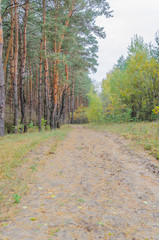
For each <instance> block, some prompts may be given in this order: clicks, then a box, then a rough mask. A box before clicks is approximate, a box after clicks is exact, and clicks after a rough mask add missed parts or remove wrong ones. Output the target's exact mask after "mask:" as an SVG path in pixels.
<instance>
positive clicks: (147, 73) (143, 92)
mask: <svg viewBox="0 0 159 240" xmlns="http://www.w3.org/2000/svg"><path fill="white" fill-rule="evenodd" d="M155 42H156V43H155V44H154V45H152V44H151V43H149V44H147V43H145V42H144V39H143V38H142V37H139V36H137V35H135V36H134V37H133V38H132V39H131V43H130V45H129V46H128V53H127V56H126V57H123V56H121V57H120V58H119V60H118V62H117V64H116V65H114V67H113V68H112V70H111V71H110V72H109V73H108V74H107V76H106V78H105V79H103V81H102V85H101V93H100V94H99V93H98V92H97V91H96V90H95V89H93V88H92V89H91V91H90V92H89V94H88V98H89V106H88V108H85V116H87V119H88V121H89V122H90V123H93V124H91V127H93V128H95V129H99V130H109V131H112V132H115V133H119V134H121V135H123V136H125V137H126V138H130V139H133V140H134V143H135V144H136V145H138V146H142V147H143V148H144V149H145V150H148V151H149V152H150V154H153V155H154V156H155V157H156V158H157V159H159V32H157V33H156V36H155Z"/></svg>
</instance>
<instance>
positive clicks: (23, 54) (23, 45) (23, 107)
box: [20, 0, 29, 132]
mask: <svg viewBox="0 0 159 240" xmlns="http://www.w3.org/2000/svg"><path fill="white" fill-rule="evenodd" d="M28 9H29V0H26V3H25V15H24V33H23V34H24V35H23V41H22V37H21V77H20V95H21V97H20V100H21V123H22V124H24V132H26V131H27V125H26V116H25V110H26V100H25V95H24V75H25V65H26V29H27V18H28ZM21 36H22V32H21Z"/></svg>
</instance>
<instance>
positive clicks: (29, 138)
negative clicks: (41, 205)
mask: <svg viewBox="0 0 159 240" xmlns="http://www.w3.org/2000/svg"><path fill="white" fill-rule="evenodd" d="M70 129H71V128H69V127H68V126H67V125H65V126H62V127H61V129H57V130H54V131H50V130H48V131H42V132H40V133H39V132H38V129H37V128H31V129H30V132H28V133H26V134H16V135H15V134H9V135H6V136H5V137H3V138H0V203H1V204H5V205H6V206H8V205H10V204H12V203H13V202H14V198H16V199H17V198H18V196H21V195H23V194H24V193H25V192H26V191H27V188H28V187H27V181H29V179H30V177H31V175H32V173H33V172H34V171H36V170H37V167H38V166H39V165H40V164H41V155H40V153H39V157H38V158H34V157H33V158H29V157H28V154H29V153H31V151H32V150H34V149H36V148H37V147H40V148H41V147H44V148H46V151H45V154H46V155H47V154H48V155H49V154H52V153H53V151H54V150H55V148H56V146H57V143H58V142H59V141H61V140H63V139H64V137H65V136H66V135H67V133H68V132H69V131H70ZM43 143H44V144H45V146H44V145H43ZM41 151H42V150H41ZM50 151H51V152H50ZM46 155H45V157H46ZM1 209H2V208H1Z"/></svg>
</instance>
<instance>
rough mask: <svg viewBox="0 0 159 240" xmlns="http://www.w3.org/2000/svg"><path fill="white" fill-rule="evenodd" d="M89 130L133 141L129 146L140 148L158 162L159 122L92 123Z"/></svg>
mask: <svg viewBox="0 0 159 240" xmlns="http://www.w3.org/2000/svg"><path fill="white" fill-rule="evenodd" d="M89 126H90V128H93V129H96V130H100V131H105V130H106V131H110V132H113V133H117V134H120V135H122V136H124V137H125V138H126V139H130V140H133V143H132V142H131V146H132V145H133V146H134V147H141V148H143V149H145V150H147V151H148V152H149V154H151V155H153V156H154V157H156V159H158V160H159V122H139V123H135V122H130V123H98V124H97V123H92V124H90V125H89Z"/></svg>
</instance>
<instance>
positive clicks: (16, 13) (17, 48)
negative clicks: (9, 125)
mask: <svg viewBox="0 0 159 240" xmlns="http://www.w3.org/2000/svg"><path fill="white" fill-rule="evenodd" d="M14 4H15V54H14V81H13V89H14V126H15V132H16V127H17V126H18V94H17V80H18V50H19V41H18V29H19V27H18V12H17V9H18V8H17V4H18V2H17V1H16V0H14Z"/></svg>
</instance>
